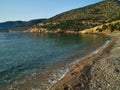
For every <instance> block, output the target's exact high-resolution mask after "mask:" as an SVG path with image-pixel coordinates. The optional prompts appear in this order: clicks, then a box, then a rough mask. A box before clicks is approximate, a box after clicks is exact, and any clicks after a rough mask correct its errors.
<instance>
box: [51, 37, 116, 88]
mask: <svg viewBox="0 0 120 90" xmlns="http://www.w3.org/2000/svg"><path fill="white" fill-rule="evenodd" d="M109 36H112V38H111V39H110V41H109V42H108V43H107V44H106V43H105V45H104V46H102V48H100V49H98V51H97V52H96V53H93V54H92V55H88V56H87V57H86V58H83V59H82V60H79V61H78V62H76V63H75V64H73V65H72V66H71V67H70V69H69V70H68V72H67V73H66V74H65V76H64V77H62V78H61V79H60V80H59V81H58V82H57V83H55V84H53V86H52V87H50V90H64V89H65V90H73V87H74V86H75V84H76V83H79V85H80V86H81V88H80V89H82V87H83V86H84V87H85V86H86V85H87V84H88V81H89V79H90V77H88V76H89V73H88V72H89V70H90V69H91V67H92V66H93V65H94V64H95V63H96V62H97V61H98V59H101V58H103V56H104V55H107V54H108V53H109V51H110V50H111V48H112V46H113V44H114V42H115V41H116V36H113V35H109ZM86 75H87V76H86ZM78 76H79V77H81V78H79V77H78ZM85 78H87V80H88V81H87V82H86V80H84V79H85ZM77 79H81V80H80V81H79V80H77ZM86 87H87V86H86Z"/></svg>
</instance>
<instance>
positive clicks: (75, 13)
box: [47, 0, 120, 22]
mask: <svg viewBox="0 0 120 90" xmlns="http://www.w3.org/2000/svg"><path fill="white" fill-rule="evenodd" d="M118 18H120V1H119V0H104V1H101V2H98V3H96V4H93V5H89V6H86V7H83V8H78V9H73V10H71V11H67V12H64V13H61V14H59V15H56V16H54V17H52V18H50V19H48V20H47V22H59V21H65V20H74V19H80V20H100V21H111V20H114V19H118Z"/></svg>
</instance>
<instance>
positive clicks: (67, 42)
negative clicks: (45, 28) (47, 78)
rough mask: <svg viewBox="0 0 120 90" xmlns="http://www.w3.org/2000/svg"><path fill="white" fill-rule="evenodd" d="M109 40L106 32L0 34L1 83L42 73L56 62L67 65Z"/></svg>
mask: <svg viewBox="0 0 120 90" xmlns="http://www.w3.org/2000/svg"><path fill="white" fill-rule="evenodd" d="M108 39H109V38H108V37H107V36H105V35H76V34H32V33H0V84H5V83H12V82H13V81H15V80H16V79H18V78H21V77H22V76H24V75H26V74H29V73H31V72H32V71H36V70H39V72H44V70H45V69H50V68H52V67H53V66H54V67H55V66H56V63H57V64H64V65H68V64H69V63H72V62H74V61H75V60H76V59H78V58H82V57H84V56H85V55H87V54H90V53H91V52H93V51H95V50H96V49H98V48H99V47H101V46H102V45H103V44H104V43H105V42H106V41H107V40H108ZM71 58H72V59H71Z"/></svg>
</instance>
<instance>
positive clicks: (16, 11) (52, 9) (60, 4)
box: [0, 0, 102, 22]
mask: <svg viewBox="0 0 120 90" xmlns="http://www.w3.org/2000/svg"><path fill="white" fill-rule="evenodd" d="M100 1H102V0H0V22H5V21H16V20H22V21H28V20H32V19H40V18H50V17H53V16H55V15H57V14H59V13H62V12H65V11H68V10H71V9H75V8H80V7H84V6H87V5H90V4H94V3H97V2H100Z"/></svg>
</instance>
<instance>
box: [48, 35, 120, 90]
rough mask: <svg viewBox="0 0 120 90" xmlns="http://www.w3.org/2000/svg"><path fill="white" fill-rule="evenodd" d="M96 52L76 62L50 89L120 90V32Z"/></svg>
mask: <svg viewBox="0 0 120 90" xmlns="http://www.w3.org/2000/svg"><path fill="white" fill-rule="evenodd" d="M111 36H113V38H112V39H111V40H110V42H109V43H108V44H107V45H105V47H103V48H102V49H100V50H99V51H98V52H97V53H96V54H93V55H92V56H89V57H87V58H86V59H84V60H81V61H80V62H78V63H76V64H74V65H73V66H72V67H71V68H70V70H69V72H68V73H67V74H66V75H65V77H64V78H62V79H61V80H60V81H58V82H57V83H56V84H54V85H53V86H52V87H51V88H50V90H99V89H100V90H120V33H118V34H111Z"/></svg>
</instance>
